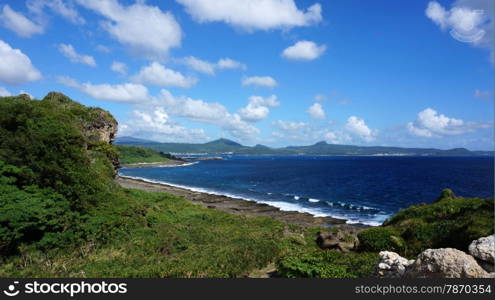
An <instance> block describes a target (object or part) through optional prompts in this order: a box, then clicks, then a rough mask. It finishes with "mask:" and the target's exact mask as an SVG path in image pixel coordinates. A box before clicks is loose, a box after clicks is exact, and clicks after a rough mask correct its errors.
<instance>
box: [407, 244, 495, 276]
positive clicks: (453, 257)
mask: <svg viewBox="0 0 495 300" xmlns="http://www.w3.org/2000/svg"><path fill="white" fill-rule="evenodd" d="M405 277H409V278H488V277H491V276H490V274H488V273H487V272H486V271H485V270H483V268H481V266H480V265H479V264H478V262H477V261H476V260H475V259H474V257H472V256H471V255H468V254H466V253H464V252H462V251H460V250H457V249H453V248H440V249H427V250H425V251H423V252H421V253H420V254H419V255H418V257H417V259H416V260H415V261H414V263H413V264H411V265H410V266H409V267H408V268H407V271H406V272H405Z"/></svg>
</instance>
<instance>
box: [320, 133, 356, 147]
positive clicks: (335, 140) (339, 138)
mask: <svg viewBox="0 0 495 300" xmlns="http://www.w3.org/2000/svg"><path fill="white" fill-rule="evenodd" d="M323 137H324V139H325V141H326V142H328V143H330V144H345V143H350V142H351V140H352V138H351V136H349V135H348V134H346V133H343V132H342V131H331V130H328V131H326V132H325V133H324V136H323Z"/></svg>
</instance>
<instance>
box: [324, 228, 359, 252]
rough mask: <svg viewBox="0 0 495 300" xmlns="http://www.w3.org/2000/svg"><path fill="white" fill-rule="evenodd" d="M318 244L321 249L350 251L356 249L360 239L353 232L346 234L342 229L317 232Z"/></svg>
mask: <svg viewBox="0 0 495 300" xmlns="http://www.w3.org/2000/svg"><path fill="white" fill-rule="evenodd" d="M316 244H317V245H318V247H320V248H321V249H335V250H339V251H342V252H348V251H350V250H352V249H355V248H356V247H357V245H358V239H357V238H356V236H354V235H352V234H345V233H343V232H342V231H336V232H318V233H317V234H316Z"/></svg>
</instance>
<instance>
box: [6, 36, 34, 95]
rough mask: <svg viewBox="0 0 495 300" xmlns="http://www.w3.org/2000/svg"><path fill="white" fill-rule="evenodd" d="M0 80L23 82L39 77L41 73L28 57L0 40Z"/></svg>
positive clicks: (15, 83)
mask: <svg viewBox="0 0 495 300" xmlns="http://www.w3.org/2000/svg"><path fill="white" fill-rule="evenodd" d="M0 61H1V62H2V63H0V81H2V82H5V83H8V84H14V85H17V84H23V83H26V82H30V81H36V80H39V79H41V73H40V71H38V70H37V69H36V68H35V67H34V66H33V65H32V64H31V60H30V59H29V57H27V56H26V55H25V54H24V53H22V51H21V50H19V49H13V48H12V47H10V45H9V44H7V43H5V42H4V41H2V40H0Z"/></svg>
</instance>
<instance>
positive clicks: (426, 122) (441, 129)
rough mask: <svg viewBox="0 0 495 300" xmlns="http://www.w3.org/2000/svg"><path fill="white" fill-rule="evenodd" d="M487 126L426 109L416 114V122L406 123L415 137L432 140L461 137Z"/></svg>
mask: <svg viewBox="0 0 495 300" xmlns="http://www.w3.org/2000/svg"><path fill="white" fill-rule="evenodd" d="M488 126H490V125H489V124H483V123H477V122H466V121H464V120H460V119H455V118H449V117H447V116H445V115H443V114H439V113H438V112H437V111H436V110H434V109H431V108H426V109H425V110H423V111H421V112H419V113H418V117H417V119H416V121H414V122H409V123H407V130H408V131H409V133H410V134H412V135H415V136H420V137H427V138H432V137H443V136H449V135H461V134H465V133H467V132H472V131H474V130H476V129H479V128H487V127H488Z"/></svg>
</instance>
